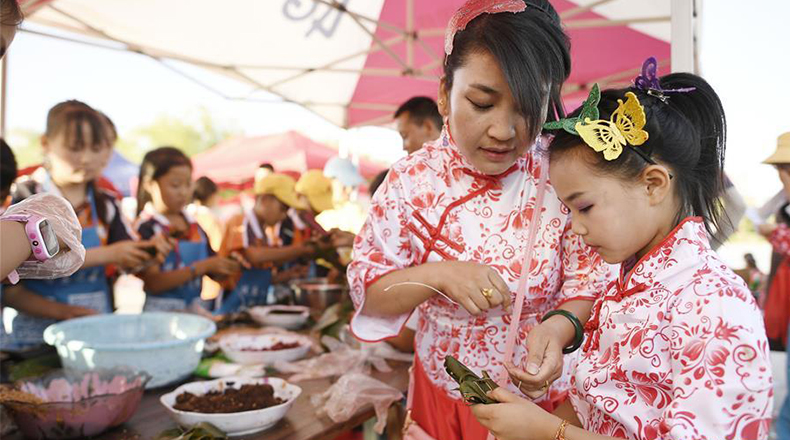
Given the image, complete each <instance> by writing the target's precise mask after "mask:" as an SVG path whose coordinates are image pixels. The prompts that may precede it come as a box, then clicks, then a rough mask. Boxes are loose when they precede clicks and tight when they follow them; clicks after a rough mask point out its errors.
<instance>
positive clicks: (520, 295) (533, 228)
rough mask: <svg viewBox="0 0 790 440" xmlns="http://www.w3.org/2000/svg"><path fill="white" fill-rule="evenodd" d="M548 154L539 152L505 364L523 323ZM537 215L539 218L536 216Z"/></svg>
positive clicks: (511, 355)
mask: <svg viewBox="0 0 790 440" xmlns="http://www.w3.org/2000/svg"><path fill="white" fill-rule="evenodd" d="M547 155H548V153H546V152H538V156H540V178H539V180H538V193H537V197H536V200H535V209H533V210H532V214H531V215H530V222H529V236H528V237H529V238H528V239H527V247H526V248H525V249H526V250H525V251H524V261H523V264H522V266H521V277H520V278H519V280H518V287H517V288H516V303H515V304H514V305H513V315H512V316H511V318H510V328H509V329H508V332H507V337H506V338H505V357H504V359H503V363H504V362H507V361H509V360H511V359H513V351H514V349H515V347H516V335H517V334H518V325H519V323H520V321H521V311H522V309H523V308H524V297H525V296H526V294H527V289H528V287H529V286H528V285H527V284H528V282H529V268H530V267H531V266H532V255H533V253H534V252H533V248H534V247H535V238H536V237H537V235H538V227H539V226H540V218H541V216H540V211H541V209H543V198H544V196H545V195H546V183H547V180H548V168H549V164H548V161H547V160H546V156H547ZM535 213H537V216H536V215H535Z"/></svg>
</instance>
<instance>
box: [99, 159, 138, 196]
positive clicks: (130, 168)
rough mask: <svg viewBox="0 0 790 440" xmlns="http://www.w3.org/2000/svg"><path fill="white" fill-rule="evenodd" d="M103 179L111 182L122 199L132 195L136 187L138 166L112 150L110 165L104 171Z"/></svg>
mask: <svg viewBox="0 0 790 440" xmlns="http://www.w3.org/2000/svg"><path fill="white" fill-rule="evenodd" d="M103 176H104V178H106V179H108V180H109V181H110V182H112V184H113V186H114V187H115V188H116V190H117V191H118V192H119V193H121V195H123V196H124V197H129V196H131V195H132V189H133V187H136V185H137V179H138V177H139V176H140V165H138V164H136V163H134V162H132V161H130V160H129V159H127V158H125V157H123V155H122V154H121V153H119V152H118V151H117V150H113V153H112V157H111V158H110V163H108V164H107V168H105V169H104V173H103Z"/></svg>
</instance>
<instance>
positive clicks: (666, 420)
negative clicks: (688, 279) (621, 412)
mask: <svg viewBox="0 0 790 440" xmlns="http://www.w3.org/2000/svg"><path fill="white" fill-rule="evenodd" d="M733 280H734V279H733ZM721 281H722V280H714V282H711V283H697V284H695V285H693V286H691V287H688V288H686V289H685V290H686V291H685V292H683V293H682V294H681V296H680V297H679V298H678V302H677V303H676V304H675V305H674V306H673V307H672V318H671V325H670V327H669V329H670V332H669V333H670V334H667V335H665V336H666V337H668V338H671V345H670V353H669V356H668V357H667V359H668V361H669V362H670V363H671V380H672V395H671V396H670V401H669V403H668V404H667V405H666V408H665V409H664V414H663V418H662V420H661V423H660V426H659V429H663V431H664V433H665V435H664V436H661V437H660V438H664V439H668V440H669V439H672V440H681V439H683V440H685V439H740V440H757V439H767V438H768V427H769V425H770V421H771V405H772V400H773V398H772V389H773V384H772V378H771V360H770V355H769V353H770V351H769V348H768V341H767V339H766V336H765V329H764V327H763V320H762V318H761V315H760V311H759V310H758V309H757V306H756V304H755V303H754V301H752V299H751V293H750V292H749V291H748V289H746V288H745V287H743V286H739V285H736V284H735V283H739V284H741V283H740V280H734V281H733V282H730V283H726V282H721Z"/></svg>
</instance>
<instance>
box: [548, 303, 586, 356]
mask: <svg viewBox="0 0 790 440" xmlns="http://www.w3.org/2000/svg"><path fill="white" fill-rule="evenodd" d="M555 315H562V316H564V317H566V318H568V321H570V322H571V324H573V330H574V331H575V332H576V334H575V335H574V337H573V344H572V345H571V346H569V347H565V348H563V349H562V353H563V354H569V353H573V352H574V351H576V350H578V349H579V347H581V346H582V341H583V340H584V327H583V326H582V323H581V321H579V318H577V317H576V315H574V314H573V313H571V312H569V311H567V310H552V311H550V312H549V313H546V314H545V315H543V319H541V320H540V322H544V321H546V320H547V319H549V318H551V317H552V316H555Z"/></svg>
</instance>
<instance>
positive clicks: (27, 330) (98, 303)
mask: <svg viewBox="0 0 790 440" xmlns="http://www.w3.org/2000/svg"><path fill="white" fill-rule="evenodd" d="M88 201H89V202H90V207H91V220H92V224H93V226H91V227H89V228H84V229H83V230H82V244H83V246H85V249H91V248H95V247H100V246H102V236H103V235H104V234H105V233H104V228H103V226H102V225H101V223H99V217H98V215H97V213H96V199H95V197H94V195H93V190H92V189H88ZM22 285H24V287H26V288H27V289H28V290H30V291H32V292H34V293H36V294H38V295H41V296H43V297H44V298H47V299H50V300H53V301H57V302H59V303H62V304H69V305H72V306H80V307H86V308H89V309H93V310H96V311H97V312H99V313H111V312H112V308H111V305H110V304H111V302H110V301H111V298H110V295H111V291H110V284H109V282H108V280H107V275H106V271H105V267H104V266H96V267H90V268H87V269H80V270H78V271H77V272H75V273H74V274H73V275H71V276H70V277H67V278H58V279H54V280H24V281H22ZM9 312H10V313H9ZM15 313H17V312H16V310H14V309H12V308H10V307H7V308H6V309H5V310H4V312H3V325H2V326H0V346H2V348H3V349H6V350H20V349H24V348H27V347H31V346H36V345H40V344H42V343H43V342H44V340H43V334H44V329H46V328H47V327H48V326H49V325H51V324H53V323H55V322H56V321H55V320H54V319H44V318H37V317H34V316H29V315H26V314H23V313H18V314H16V316H13V315H14V314H15Z"/></svg>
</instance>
